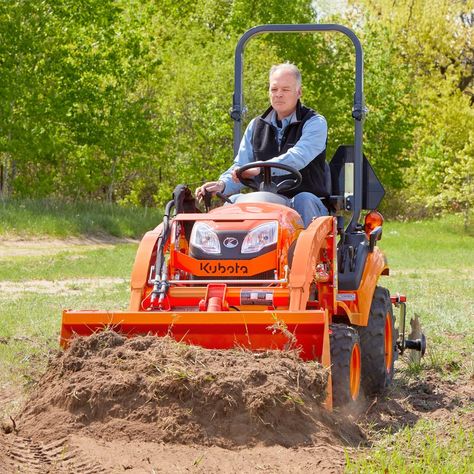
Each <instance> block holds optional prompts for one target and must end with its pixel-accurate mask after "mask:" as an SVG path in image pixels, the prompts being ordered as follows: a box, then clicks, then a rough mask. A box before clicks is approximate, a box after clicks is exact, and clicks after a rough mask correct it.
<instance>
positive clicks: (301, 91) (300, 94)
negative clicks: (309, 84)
mask: <svg viewBox="0 0 474 474" xmlns="http://www.w3.org/2000/svg"><path fill="white" fill-rule="evenodd" d="M302 95H303V89H302V88H301V87H298V99H299V98H300V97H301V96H302Z"/></svg>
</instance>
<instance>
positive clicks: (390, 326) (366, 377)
mask: <svg viewBox="0 0 474 474" xmlns="http://www.w3.org/2000/svg"><path fill="white" fill-rule="evenodd" d="M358 331H359V336H360V344H361V349H362V388H363V390H364V392H365V394H366V395H374V394H376V393H380V392H382V391H383V390H384V389H385V388H386V387H388V386H389V385H390V384H391V383H392V380H393V374H394V362H395V359H396V358H397V355H398V352H397V338H398V335H397V332H396V330H395V320H394V317H393V309H392V302H391V301H390V293H389V291H388V290H387V289H386V288H382V287H381V286H377V287H376V288H375V292H374V296H373V299H372V305H371V307H370V313H369V321H368V324H367V326H365V327H358Z"/></svg>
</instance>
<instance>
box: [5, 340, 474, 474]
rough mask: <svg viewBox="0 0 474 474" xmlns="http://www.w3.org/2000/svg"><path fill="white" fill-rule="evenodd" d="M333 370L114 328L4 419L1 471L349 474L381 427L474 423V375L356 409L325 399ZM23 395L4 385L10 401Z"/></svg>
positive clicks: (65, 358)
mask: <svg viewBox="0 0 474 474" xmlns="http://www.w3.org/2000/svg"><path fill="white" fill-rule="evenodd" d="M326 380H327V374H326V372H325V371H324V370H323V368H322V367H321V366H320V365H318V364H317V363H308V362H302V361H301V360H300V359H299V358H298V354H297V353H296V352H295V351H267V352H262V353H252V352H249V351H247V350H244V349H234V350H229V351H219V350H206V349H202V348H199V347H195V346H188V345H185V344H180V343H177V342H175V341H174V340H172V339H171V338H156V337H153V336H145V337H137V338H133V339H127V338H125V337H123V336H121V335H119V334H116V333H114V332H112V331H106V332H103V333H98V334H94V335H92V336H91V337H89V338H77V339H76V340H75V341H74V342H73V343H72V345H71V347H70V348H69V349H68V350H67V351H66V352H58V353H57V354H56V355H54V356H53V357H52V359H51V360H50V363H49V366H48V369H47V371H46V373H45V374H44V376H43V377H42V378H41V380H40V381H39V382H38V384H37V385H36V387H35V389H34V390H33V391H32V392H30V394H29V398H28V400H27V401H26V402H25V404H24V406H23V408H22V409H21V410H20V411H19V413H18V414H17V415H16V416H15V417H11V418H10V417H9V416H5V417H4V421H3V426H2V429H1V430H0V466H1V467H2V470H1V472H6V473H10V472H11V473H13V472H28V473H29V472H32V473H43V472H49V473H53V472H54V473H63V472H74V473H99V472H123V471H127V472H132V473H142V472H143V473H145V472H147V473H152V472H170V473H171V472H173V473H174V472H183V473H184V472H200V473H201V472H202V473H203V472H206V473H207V472H216V473H217V472H225V473H227V472H236V473H237V472H239V473H245V472H271V473H281V472H333V473H339V472H343V470H344V462H345V455H346V454H345V453H349V454H355V453H356V449H357V450H358V451H360V448H363V447H364V446H368V445H369V444H370V441H371V436H372V433H373V431H374V430H381V429H390V430H392V432H393V431H397V430H398V429H401V428H403V427H404V426H407V425H408V426H410V425H413V424H415V423H416V421H417V420H418V419H420V418H431V419H436V420H440V421H444V420H446V421H448V420H453V418H454V419H456V417H458V418H459V420H460V421H461V418H462V423H463V424H464V425H465V426H466V427H467V428H469V427H470V428H473V427H474V419H473V417H472V411H471V412H470V413H471V415H468V416H466V414H465V412H466V410H465V409H466V408H468V407H469V405H471V406H472V403H473V402H474V389H473V386H472V383H471V382H472V381H469V380H465V381H457V382H456V384H454V383H451V382H447V381H442V380H440V378H439V377H437V375H436V373H433V374H429V375H428V377H426V378H425V379H424V381H423V382H420V381H413V380H412V381H410V380H404V379H397V380H396V381H395V383H394V385H393V387H392V388H391V390H390V391H389V392H388V393H387V394H385V395H384V396H383V397H380V398H378V399H374V400H369V401H366V402H364V403H362V404H361V406H360V407H358V410H357V413H355V411H354V410H352V412H351V413H350V414H349V413H345V412H344V410H342V411H335V412H333V413H329V412H328V411H326V410H325V409H324V408H322V406H321V404H322V402H323V401H324V394H325V387H326ZM460 382H461V383H460ZM13 396H14V393H13V392H12V391H11V389H8V390H7V389H6V388H5V389H4V390H3V391H2V390H1V389H0V399H2V397H3V400H5V399H7V398H10V399H11V398H12V397H13ZM463 412H464V415H462V413H463Z"/></svg>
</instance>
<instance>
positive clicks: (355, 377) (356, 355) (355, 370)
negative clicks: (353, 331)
mask: <svg viewBox="0 0 474 474" xmlns="http://www.w3.org/2000/svg"><path fill="white" fill-rule="evenodd" d="M349 383H350V387H349V388H350V391H351V398H352V400H356V399H357V397H358V396H359V389H360V346H359V344H354V346H353V347H352V353H351V365H350V381H349Z"/></svg>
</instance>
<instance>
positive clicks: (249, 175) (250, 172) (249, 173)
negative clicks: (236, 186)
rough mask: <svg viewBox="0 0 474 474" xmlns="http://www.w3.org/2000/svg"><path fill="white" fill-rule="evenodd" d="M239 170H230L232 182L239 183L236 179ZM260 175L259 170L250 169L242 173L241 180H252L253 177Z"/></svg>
mask: <svg viewBox="0 0 474 474" xmlns="http://www.w3.org/2000/svg"><path fill="white" fill-rule="evenodd" d="M238 170H239V168H235V169H233V170H232V180H233V181H234V182H236V183H240V181H239V178H237V171H238ZM259 173H260V168H252V169H250V170H247V171H244V172H243V173H242V178H247V179H250V178H253V177H254V176H257V175H258V174H259Z"/></svg>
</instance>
